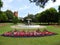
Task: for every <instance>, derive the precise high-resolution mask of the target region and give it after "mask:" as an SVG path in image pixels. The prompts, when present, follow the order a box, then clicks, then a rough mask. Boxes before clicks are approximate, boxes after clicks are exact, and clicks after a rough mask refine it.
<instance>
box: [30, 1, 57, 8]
mask: <svg viewBox="0 0 60 45" xmlns="http://www.w3.org/2000/svg"><path fill="white" fill-rule="evenodd" d="M29 1H30V2H33V3H35V4H36V5H37V6H40V7H43V8H44V6H45V4H46V3H47V2H48V1H49V0H29ZM52 1H53V2H55V1H56V0H52Z"/></svg>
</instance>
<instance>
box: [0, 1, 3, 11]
mask: <svg viewBox="0 0 60 45" xmlns="http://www.w3.org/2000/svg"><path fill="white" fill-rule="evenodd" d="M2 6H3V2H2V0H0V11H1V7H2Z"/></svg>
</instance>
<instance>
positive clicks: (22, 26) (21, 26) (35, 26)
mask: <svg viewBox="0 0 60 45" xmlns="http://www.w3.org/2000/svg"><path fill="white" fill-rule="evenodd" d="M26 20H27V25H26V24H19V25H16V26H11V27H12V28H18V29H19V28H20V29H38V28H46V26H41V25H33V24H31V20H32V19H30V18H27V19H26Z"/></svg>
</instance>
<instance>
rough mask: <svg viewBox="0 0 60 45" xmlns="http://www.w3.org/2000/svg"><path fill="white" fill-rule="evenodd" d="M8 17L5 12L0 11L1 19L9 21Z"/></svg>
mask: <svg viewBox="0 0 60 45" xmlns="http://www.w3.org/2000/svg"><path fill="white" fill-rule="evenodd" d="M7 20H8V18H7V16H6V14H5V13H4V12H0V21H7Z"/></svg>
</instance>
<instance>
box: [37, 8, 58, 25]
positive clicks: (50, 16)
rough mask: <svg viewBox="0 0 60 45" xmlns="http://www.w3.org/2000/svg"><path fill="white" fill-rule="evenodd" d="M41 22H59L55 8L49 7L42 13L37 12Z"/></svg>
mask: <svg viewBox="0 0 60 45" xmlns="http://www.w3.org/2000/svg"><path fill="white" fill-rule="evenodd" d="M36 15H37V19H38V21H39V22H48V24H49V23H52V22H54V23H55V22H58V15H57V11H56V9H55V8H50V9H47V10H45V11H43V12H41V13H38V14H36Z"/></svg>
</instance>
